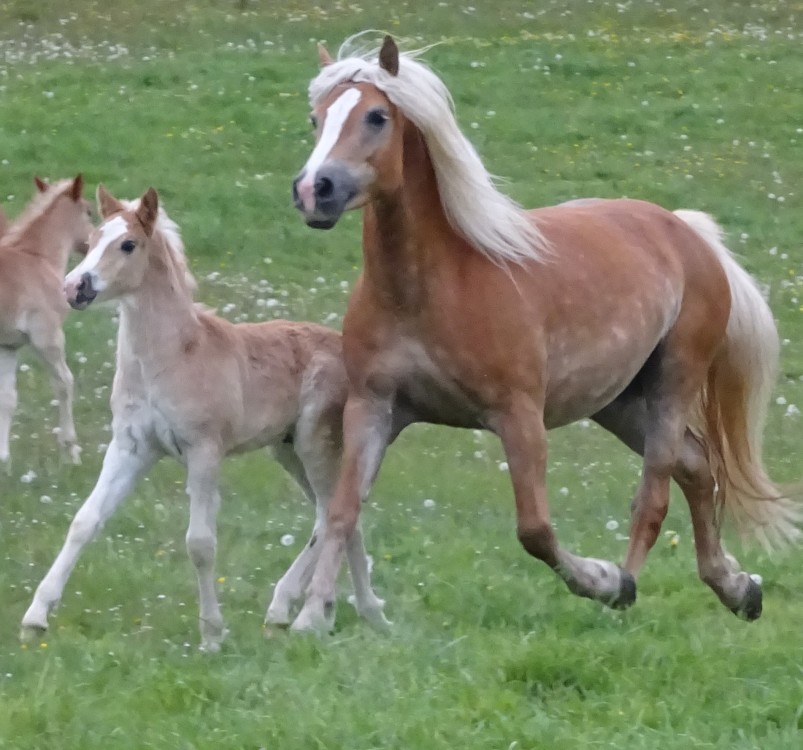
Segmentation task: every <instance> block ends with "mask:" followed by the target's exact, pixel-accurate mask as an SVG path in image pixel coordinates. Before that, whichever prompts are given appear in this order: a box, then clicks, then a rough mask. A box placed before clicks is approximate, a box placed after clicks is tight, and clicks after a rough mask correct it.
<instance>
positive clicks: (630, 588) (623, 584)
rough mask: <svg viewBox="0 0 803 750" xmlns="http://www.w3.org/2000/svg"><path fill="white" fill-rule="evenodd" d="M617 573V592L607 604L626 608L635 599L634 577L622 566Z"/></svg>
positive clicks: (613, 607)
mask: <svg viewBox="0 0 803 750" xmlns="http://www.w3.org/2000/svg"><path fill="white" fill-rule="evenodd" d="M619 574H620V575H621V580H620V582H619V593H618V594H617V595H616V596H614V597H613V598H612V599H611V600H610V601H609V603H608V604H609V606H610V607H611V608H612V609H627V608H628V607H632V606H633V604H634V603H635V601H636V579H635V578H633V576H632V575H631V574H630V573H628V572H627V571H626V570H625V569H624V568H619Z"/></svg>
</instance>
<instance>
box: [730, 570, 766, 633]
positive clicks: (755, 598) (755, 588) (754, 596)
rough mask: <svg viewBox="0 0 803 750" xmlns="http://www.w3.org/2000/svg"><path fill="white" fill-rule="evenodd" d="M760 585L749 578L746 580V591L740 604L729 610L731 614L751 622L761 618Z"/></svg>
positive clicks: (751, 577)
mask: <svg viewBox="0 0 803 750" xmlns="http://www.w3.org/2000/svg"><path fill="white" fill-rule="evenodd" d="M761 602H762V593H761V584H760V583H759V582H758V581H756V580H755V578H753V576H750V578H748V580H747V590H746V591H745V592H744V598H743V599H742V601H741V603H740V604H738V605H737V606H736V607H733V608H732V609H731V612H733V614H735V615H736V616H737V617H741V618H742V619H743V620H747V621H748V622H752V621H753V620H757V619H758V618H759V617H761Z"/></svg>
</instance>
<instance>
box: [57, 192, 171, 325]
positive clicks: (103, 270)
mask: <svg viewBox="0 0 803 750" xmlns="http://www.w3.org/2000/svg"><path fill="white" fill-rule="evenodd" d="M97 202H98V211H99V212H100V216H101V218H102V219H103V223H102V224H101V225H100V226H99V227H98V228H97V229H96V230H95V231H94V232H93V233H92V236H91V238H90V243H89V252H88V253H87V256H86V258H84V259H83V260H82V261H81V262H80V263H79V264H78V265H77V266H76V267H75V268H74V269H73V270H72V271H71V272H70V273H69V274H67V277H66V278H65V279H64V293H65V295H66V297H67V302H69V303H70V306H71V307H73V308H75V309H76V310H83V309H84V308H86V307H87V305H89V304H90V303H92V302H94V301H95V300H96V299H98V298H100V299H102V300H109V299H115V298H118V297H121V296H123V295H125V294H129V293H131V292H133V291H134V290H135V289H137V288H138V287H139V286H140V284H142V280H143V278H144V277H145V272H146V270H147V268H148V263H149V257H148V256H149V253H150V251H151V246H152V245H153V244H155V243H153V242H152V238H153V235H154V230H155V227H156V221H157V218H158V216H159V197H158V195H157V193H156V190H154V189H153V188H149V189H148V190H147V192H146V193H145V194H144V195H143V196H142V198H141V199H140V200H139V202H138V203H133V204H128V203H124V202H122V201H119V200H118V199H117V198H115V197H114V196H113V195H112V194H111V193H109V192H108V191H107V190H106V189H105V188H104V187H103V185H99V186H98V190H97Z"/></svg>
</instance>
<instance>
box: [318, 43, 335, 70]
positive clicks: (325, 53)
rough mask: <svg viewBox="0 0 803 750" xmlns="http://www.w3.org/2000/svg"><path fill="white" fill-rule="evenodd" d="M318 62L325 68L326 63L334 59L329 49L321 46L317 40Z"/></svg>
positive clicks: (329, 63)
mask: <svg viewBox="0 0 803 750" xmlns="http://www.w3.org/2000/svg"><path fill="white" fill-rule="evenodd" d="M318 62H319V63H320V64H321V67H322V68H325V67H326V66H327V65H331V64H332V63H333V62H334V60H333V59H332V56H331V55H330V54H329V50H328V49H326V47H324V46H323V44H321V43H320V42H318Z"/></svg>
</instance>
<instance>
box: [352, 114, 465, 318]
mask: <svg viewBox="0 0 803 750" xmlns="http://www.w3.org/2000/svg"><path fill="white" fill-rule="evenodd" d="M402 174H403V179H402V184H401V186H400V187H398V188H397V189H395V190H392V191H387V192H380V194H379V195H378V196H377V197H376V198H374V200H373V201H372V202H371V203H370V204H368V205H367V206H366V208H365V215H364V222H363V256H364V269H365V270H364V280H365V283H367V284H368V285H369V286H371V287H372V288H373V290H374V291H375V292H376V293H377V294H378V296H379V299H380V300H381V301H383V302H384V303H385V304H388V305H390V306H392V307H394V308H397V309H398V308H399V307H402V308H407V309H415V308H420V307H421V306H422V305H425V304H427V301H428V300H429V298H430V295H429V294H428V286H429V285H430V284H431V283H432V282H433V281H434V279H435V276H436V275H437V276H438V277H442V274H439V273H437V270H438V269H439V268H440V269H442V268H444V267H446V266H448V265H449V264H451V263H453V262H455V261H456V260H457V256H458V255H459V254H460V253H462V252H465V250H466V248H467V245H466V243H465V241H464V240H462V238H460V237H459V236H458V235H457V233H456V232H455V231H454V229H452V227H451V225H450V224H449V221H448V219H447V218H446V214H445V212H444V210H443V207H442V204H441V199H440V194H439V192H438V183H437V178H436V176H435V169H434V167H433V165H432V159H431V157H430V154H429V150H428V148H427V145H426V143H425V142H424V138H423V136H422V135H421V133H420V131H419V130H418V129H417V128H416V127H415V126H414V125H412V123H410V122H409V121H408V122H407V125H406V127H405V132H404V153H403V166H402ZM447 276H448V274H447Z"/></svg>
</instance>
